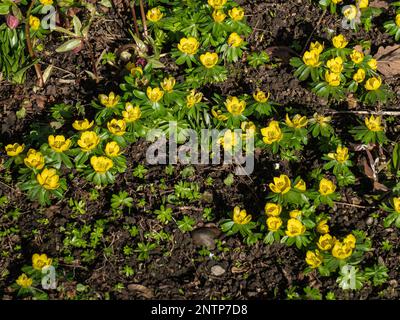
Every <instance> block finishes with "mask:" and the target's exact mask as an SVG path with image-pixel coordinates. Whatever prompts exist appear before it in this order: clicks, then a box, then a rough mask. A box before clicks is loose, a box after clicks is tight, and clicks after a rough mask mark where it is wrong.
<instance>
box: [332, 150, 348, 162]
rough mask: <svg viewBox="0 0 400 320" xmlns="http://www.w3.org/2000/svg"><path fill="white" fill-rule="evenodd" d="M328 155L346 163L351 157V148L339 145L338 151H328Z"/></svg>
mask: <svg viewBox="0 0 400 320" xmlns="http://www.w3.org/2000/svg"><path fill="white" fill-rule="evenodd" d="M328 157H329V158H331V159H334V160H336V161H337V162H339V163H344V162H346V161H347V160H348V159H349V149H347V148H346V147H342V146H338V147H337V148H336V153H328Z"/></svg>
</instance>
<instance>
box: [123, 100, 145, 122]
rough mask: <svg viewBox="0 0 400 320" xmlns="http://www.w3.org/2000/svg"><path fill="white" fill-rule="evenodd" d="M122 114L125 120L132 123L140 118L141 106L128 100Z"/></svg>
mask: <svg viewBox="0 0 400 320" xmlns="http://www.w3.org/2000/svg"><path fill="white" fill-rule="evenodd" d="M122 116H123V117H124V120H125V122H127V123H130V122H135V121H136V120H138V119H140V117H141V116H142V112H141V111H140V107H139V106H133V104H132V103H130V102H127V103H126V104H125V110H124V111H122Z"/></svg>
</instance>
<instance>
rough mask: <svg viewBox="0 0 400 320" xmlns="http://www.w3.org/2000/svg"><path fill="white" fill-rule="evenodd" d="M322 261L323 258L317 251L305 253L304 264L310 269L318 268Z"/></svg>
mask: <svg viewBox="0 0 400 320" xmlns="http://www.w3.org/2000/svg"><path fill="white" fill-rule="evenodd" d="M323 261H324V258H323V256H322V255H321V254H320V253H319V251H318V250H315V252H313V251H307V253H306V262H307V264H308V265H309V266H310V267H311V268H318V267H319V266H320V265H321V263H322V262H323Z"/></svg>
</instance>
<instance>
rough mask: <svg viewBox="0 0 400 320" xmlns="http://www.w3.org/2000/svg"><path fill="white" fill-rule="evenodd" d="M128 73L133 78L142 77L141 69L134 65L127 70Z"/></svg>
mask: <svg viewBox="0 0 400 320" xmlns="http://www.w3.org/2000/svg"><path fill="white" fill-rule="evenodd" d="M129 73H130V74H131V75H133V76H134V77H140V76H142V75H143V69H142V67H135V65H133V66H132V67H131V68H129Z"/></svg>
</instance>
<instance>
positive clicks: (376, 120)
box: [364, 115, 383, 132]
mask: <svg viewBox="0 0 400 320" xmlns="http://www.w3.org/2000/svg"><path fill="white" fill-rule="evenodd" d="M364 122H365V125H366V127H367V128H368V130H370V131H373V132H379V131H383V127H382V118H381V117H380V116H376V117H375V116H374V115H371V117H369V118H365V120H364Z"/></svg>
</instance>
